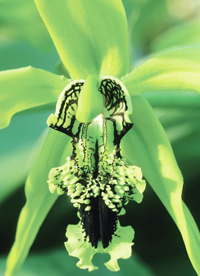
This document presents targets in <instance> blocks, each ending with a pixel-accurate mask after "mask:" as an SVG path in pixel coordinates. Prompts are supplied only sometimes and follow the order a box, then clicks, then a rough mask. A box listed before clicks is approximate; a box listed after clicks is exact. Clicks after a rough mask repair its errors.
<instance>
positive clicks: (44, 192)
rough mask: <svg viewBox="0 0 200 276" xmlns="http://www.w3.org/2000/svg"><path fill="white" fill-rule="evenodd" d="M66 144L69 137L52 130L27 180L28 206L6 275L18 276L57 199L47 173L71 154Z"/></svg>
mask: <svg viewBox="0 0 200 276" xmlns="http://www.w3.org/2000/svg"><path fill="white" fill-rule="evenodd" d="M67 144H69V145H70V137H68V136H67V135H64V134H62V133H59V132H57V131H54V130H50V131H49V133H48V136H47V138H46V140H45V143H44V145H43V148H42V150H41V152H40V154H39V157H38V159H37V161H36V163H35V165H34V167H33V169H32V170H31V172H30V174H29V176H28V178H27V181H26V186H25V194H26V204H25V205H24V207H23V209H22V211H21V214H20V217H19V221H18V226H17V232H16V237H15V242H14V244H13V247H12V249H11V251H10V253H9V256H8V260H7V270H6V276H13V275H15V274H16V273H17V271H18V270H19V269H20V267H21V266H22V264H23V262H24V261H25V259H26V257H27V255H28V252H29V249H30V247H31V245H32V243H33V241H34V239H35V237H36V235H37V233H38V231H39V229H40V226H41V224H42V223H43V221H44V219H45V217H46V215H47V214H48V212H49V210H50V209H51V207H52V205H53V204H54V202H55V200H56V199H57V197H58V196H57V194H54V195H52V194H51V193H50V192H49V189H48V184H47V180H48V174H49V171H50V169H51V168H52V167H54V166H58V165H61V164H62V163H63V162H64V160H65V158H66V156H68V155H71V152H70V151H71V147H70V150H69V147H66V145H67ZM70 146H71V145H70Z"/></svg>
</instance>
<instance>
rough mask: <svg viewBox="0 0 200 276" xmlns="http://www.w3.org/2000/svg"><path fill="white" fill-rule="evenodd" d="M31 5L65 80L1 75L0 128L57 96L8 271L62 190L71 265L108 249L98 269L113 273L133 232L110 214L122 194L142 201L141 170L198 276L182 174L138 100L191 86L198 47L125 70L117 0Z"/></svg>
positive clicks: (118, 211)
mask: <svg viewBox="0 0 200 276" xmlns="http://www.w3.org/2000/svg"><path fill="white" fill-rule="evenodd" d="M35 2H36V6H37V8H38V10H39V12H40V14H41V17H42V19H43V20H44V23H45V24H46V26H47V29H48V31H49V33H50V35H51V37H52V39H53V41H54V44H55V46H56V48H57V51H58V53H59V55H60V58H61V60H62V63H63V65H64V66H65V68H66V69H67V70H68V72H69V74H70V76H71V79H68V78H66V77H64V76H59V75H56V74H53V73H49V72H45V71H43V70H40V69H35V68H31V67H28V68H22V69H17V70H10V71H5V72H1V73H0V89H1V94H2V95H3V97H1V102H0V106H1V109H0V112H1V117H0V118H1V127H6V126H7V125H8V124H9V121H10V119H11V117H12V115H13V114H15V113H17V112H19V111H21V110H25V109H28V108H32V107H35V106H39V105H44V104H47V103H52V102H56V101H57V100H58V101H57V105H56V111H55V114H52V115H51V116H50V117H49V118H48V120H47V124H48V125H49V127H50V128H52V129H53V130H52V129H51V130H50V131H49V134H48V136H47V138H46V141H45V143H44V145H43V148H42V150H41V153H40V155H39V157H38V160H37V161H36V163H35V165H34V167H33V169H32V170H31V172H30V174H29V176H28V178H27V182H26V187H25V192H26V199H27V201H26V204H25V206H24V208H23V210H22V212H21V214H20V218H19V222H18V228H17V233H16V239H15V243H14V245H13V247H12V249H11V252H10V255H9V257H8V261H7V272H6V273H7V276H11V275H15V273H16V272H17V271H18V270H19V269H20V267H21V265H22V264H23V262H24V260H25V258H26V256H27V254H28V251H29V249H30V247H31V245H32V243H33V241H34V238H35V236H36V234H37V232H38V230H39V228H40V226H41V224H42V222H43V220H44V219H45V217H46V215H47V213H48V211H49V210H50V208H51V207H52V205H53V204H54V202H55V200H56V199H57V198H58V195H59V194H63V193H66V194H67V195H68V196H70V199H71V202H72V203H73V204H74V206H75V207H76V208H77V210H78V215H79V217H80V223H79V224H78V225H69V226H68V227H67V232H66V236H67V238H68V241H67V242H66V243H65V246H66V248H67V250H68V252H69V254H70V255H72V256H75V257H78V258H79V259H80V260H79V262H78V263H77V265H78V266H79V267H80V268H87V269H88V270H89V271H91V270H93V269H96V267H95V266H94V265H93V264H92V257H93V255H94V254H95V253H98V252H100V253H109V254H110V257H111V258H110V260H109V262H107V263H106V264H105V265H106V266H107V267H108V269H110V270H113V271H115V270H118V269H119V266H118V263H117V259H119V258H128V257H130V255H131V245H132V240H133V236H134V231H133V229H132V228H131V227H130V226H126V227H121V226H120V223H119V216H120V215H122V214H123V213H124V205H126V204H127V203H128V201H129V200H135V201H136V202H138V203H139V202H141V201H142V196H143V195H142V193H143V191H144V189H145V180H144V179H143V177H142V173H141V171H142V172H143V175H144V177H145V179H147V180H148V183H149V184H150V185H151V186H152V188H153V189H154V191H155V193H156V194H157V195H158V197H159V198H160V200H161V202H162V203H163V204H164V206H165V207H166V209H167V211H168V212H169V214H170V215H171V217H172V218H173V220H174V222H175V223H176V224H177V227H178V228H179V230H180V233H181V235H182V237H183V241H184V243H185V246H186V250H187V252H188V256H189V258H190V260H191V262H192V265H193V267H194V269H195V270H196V272H197V273H198V274H200V262H199V256H200V235H199V231H198V228H197V226H196V224H195V222H194V219H193V218H192V215H191V214H190V212H189V210H188V208H187V207H186V205H185V204H184V203H183V201H182V198H181V193H182V187H183V180H182V176H181V173H180V171H179V168H178V166H177V163H176V160H175V158H174V155H173V152H172V149H171V146H170V143H169V141H168V138H167V136H166V134H165V132H164V130H163V128H162V126H161V124H160V122H159V121H158V119H157V117H156V116H155V114H154V112H153V110H152V108H151V106H150V105H149V104H148V102H147V101H146V100H145V99H144V98H143V97H142V96H139V94H142V93H144V92H148V91H160V92H162V91H169V90H177V91H181V90H191V91H197V92H200V82H199V76H200V70H199V69H200V68H199V56H200V47H187V48H179V49H173V50H168V51H166V52H162V53H159V54H156V55H154V56H153V57H152V58H150V59H149V60H147V61H146V62H145V63H143V64H142V65H140V66H139V67H137V68H135V69H134V70H133V71H132V72H131V73H128V60H129V58H128V34H127V22H126V16H125V12H124V8H123V5H122V3H121V0H110V1H107V0H93V1H90V0H59V1H57V2H55V1H53V0H35ZM4 93H5V94H4ZM60 93H61V94H60ZM59 95H60V96H59ZM60 132H62V133H64V134H65V135H62V134H61V133H60ZM71 145H72V147H71ZM47 181H48V185H47ZM48 187H49V189H50V191H51V192H52V193H53V194H52V193H50V191H49V189H48ZM55 191H57V193H55Z"/></svg>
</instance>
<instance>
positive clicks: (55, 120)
mask: <svg viewBox="0 0 200 276" xmlns="http://www.w3.org/2000/svg"><path fill="white" fill-rule="evenodd" d="M83 84H84V81H82V80H81V81H73V82H72V83H71V84H69V85H68V86H67V87H66V90H64V91H63V92H62V93H61V95H60V97H59V99H58V103H57V106H56V113H55V115H51V116H50V117H49V120H48V124H49V126H50V127H52V128H54V129H56V130H58V131H61V132H63V133H65V134H67V135H69V136H71V137H72V147H73V154H72V156H71V157H70V158H67V163H66V164H64V165H63V166H62V167H61V168H62V169H61V168H53V169H52V170H51V172H50V174H51V177H50V179H51V180H50V181H49V183H50V184H51V189H52V190H53V189H54V187H53V188H52V185H55V186H56V187H58V188H59V189H60V190H61V192H62V191H63V192H66V193H67V194H68V195H69V196H70V197H71V202H72V203H73V204H74V206H75V207H77V208H78V210H79V214H80V219H81V223H82V228H83V230H84V231H85V239H86V238H87V237H88V238H89V242H90V243H91V244H92V246H94V247H95V248H97V246H98V242H99V241H101V242H102V245H103V248H106V247H108V245H109V243H110V242H111V240H112V236H113V235H114V234H115V231H116V227H117V221H118V216H119V213H120V211H121V209H122V208H123V206H124V205H125V204H126V203H127V202H128V201H129V200H135V201H137V202H139V201H140V200H141V198H142V195H141V194H140V193H139V191H138V190H137V187H136V185H135V182H131V177H134V176H132V174H134V172H133V173H132V172H131V168H129V167H131V166H128V165H126V163H125V162H124V161H123V160H122V157H121V154H120V140H121V139H122V137H123V136H124V135H125V133H127V132H128V131H129V130H130V128H131V127H132V125H133V124H132V123H131V122H130V121H129V120H128V119H127V118H128V117H127V116H128V113H129V110H130V109H129V110H128V103H127V94H126V93H125V91H123V87H122V86H121V85H120V82H117V80H116V79H113V78H109V77H106V78H104V79H103V80H102V81H101V84H100V87H99V89H98V90H99V92H100V93H101V94H102V95H103V96H104V102H105V114H104V112H103V113H102V114H100V115H98V116H97V117H96V118H94V119H93V120H92V121H91V122H88V123H87V124H85V123H80V122H79V121H78V120H76V110H77V106H78V97H79V94H80V93H81V88H82V86H83ZM122 85H123V84H122ZM126 112H127V114H126V115H127V116H125V113H126ZM104 115H105V116H104ZM132 167H134V166H132ZM133 171H134V168H133ZM73 176H74V179H73ZM135 181H136V180H135ZM138 181H139V182H140V177H138ZM60 190H59V192H60ZM134 197H136V199H135V198H134Z"/></svg>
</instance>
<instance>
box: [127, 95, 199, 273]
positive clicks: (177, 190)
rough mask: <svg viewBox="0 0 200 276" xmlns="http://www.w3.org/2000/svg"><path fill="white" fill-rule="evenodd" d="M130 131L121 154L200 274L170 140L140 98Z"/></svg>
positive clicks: (191, 221)
mask: <svg viewBox="0 0 200 276" xmlns="http://www.w3.org/2000/svg"><path fill="white" fill-rule="evenodd" d="M132 105H133V113H132V115H131V116H130V119H131V121H132V122H133V123H134V126H133V128H132V129H131V130H130V131H129V132H128V133H127V134H126V135H125V137H124V138H123V139H122V151H123V152H122V154H123V156H124V157H125V158H127V160H129V161H130V162H131V163H132V164H134V165H137V166H139V167H141V168H142V172H143V174H144V176H145V178H146V179H147V181H148V182H149V184H150V185H151V186H152V188H153V190H154V191H155V193H156V194H157V195H158V197H159V198H160V200H161V202H162V203H163V204H164V206H165V207H166V209H167V211H168V212H169V214H170V215H171V217H172V218H173V220H174V221H175V223H176V224H177V227H178V228H179V230H180V232H181V235H182V238H183V241H184V243H185V246H186V250H187V252H188V255H189V258H190V260H191V262H192V265H193V267H194V269H195V270H196V272H197V274H200V261H199V256H200V234H199V230H198V228H197V226H196V223H195V221H194V219H193V217H192V215H191V213H190V211H189V210H188V208H187V207H186V205H185V204H184V202H183V201H182V198H181V196H182V189H183V180H182V175H181V173H180V170H179V168H178V166H177V163H176V160H175V157H174V154H173V152H172V149H171V145H170V143H169V140H168V138H167V136H166V134H165V132H164V130H163V128H162V126H161V124H160V122H159V121H158V119H157V117H156V116H155V114H154V112H153V110H152V108H151V106H150V105H149V104H148V102H147V101H146V100H145V99H143V98H142V97H138V96H135V97H133V98H132Z"/></svg>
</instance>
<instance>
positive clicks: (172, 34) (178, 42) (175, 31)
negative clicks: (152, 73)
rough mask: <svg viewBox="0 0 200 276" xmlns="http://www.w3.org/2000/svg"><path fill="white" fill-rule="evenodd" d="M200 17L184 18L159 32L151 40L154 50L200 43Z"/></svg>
mask: <svg viewBox="0 0 200 276" xmlns="http://www.w3.org/2000/svg"><path fill="white" fill-rule="evenodd" d="M199 33H200V17H199V16H198V17H196V18H192V20H186V21H183V22H181V23H179V24H176V25H175V26H172V27H171V28H169V29H167V30H166V31H165V32H163V33H161V35H159V36H158V37H156V38H155V39H154V40H153V41H152V42H151V44H150V45H151V46H150V47H151V49H152V50H153V51H154V52H157V51H162V50H164V49H167V48H172V47H184V46H191V45H195V44H196V45H199V44H200V35H199Z"/></svg>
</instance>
